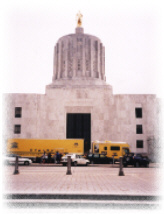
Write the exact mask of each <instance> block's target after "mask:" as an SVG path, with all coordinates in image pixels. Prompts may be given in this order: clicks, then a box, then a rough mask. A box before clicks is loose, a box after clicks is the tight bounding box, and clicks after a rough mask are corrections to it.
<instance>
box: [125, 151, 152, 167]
mask: <svg viewBox="0 0 164 214" xmlns="http://www.w3.org/2000/svg"><path fill="white" fill-rule="evenodd" d="M123 165H124V167H126V166H128V165H132V166H135V167H140V166H145V167H149V158H148V157H147V155H145V154H139V153H136V154H135V153H128V154H126V155H125V156H124V157H123Z"/></svg>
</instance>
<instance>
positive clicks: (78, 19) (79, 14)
mask: <svg viewBox="0 0 164 214" xmlns="http://www.w3.org/2000/svg"><path fill="white" fill-rule="evenodd" d="M76 17H77V27H81V26H82V18H83V15H82V14H81V13H80V11H79V13H78V14H77V15H76Z"/></svg>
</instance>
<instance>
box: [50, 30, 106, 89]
mask: <svg viewBox="0 0 164 214" xmlns="http://www.w3.org/2000/svg"><path fill="white" fill-rule="evenodd" d="M105 81H106V78H105V48H104V46H103V44H102V42H101V41H100V39H99V38H97V37H95V36H91V35H88V34H84V30H83V28H82V27H81V26H80V27H79V26H78V27H76V29H75V34H70V35H66V36H63V37H61V38H60V39H59V40H58V42H57V44H56V46H55V47H54V61H53V78H52V84H51V86H55V85H92V84H93V85H104V84H106V82H105Z"/></svg>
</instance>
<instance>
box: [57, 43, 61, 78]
mask: <svg viewBox="0 0 164 214" xmlns="http://www.w3.org/2000/svg"><path fill="white" fill-rule="evenodd" d="M60 76H61V43H60V42H59V43H58V77H57V78H58V79H60Z"/></svg>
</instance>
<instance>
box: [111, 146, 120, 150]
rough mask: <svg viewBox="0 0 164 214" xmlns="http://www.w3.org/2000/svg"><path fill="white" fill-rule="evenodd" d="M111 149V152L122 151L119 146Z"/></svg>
mask: <svg viewBox="0 0 164 214" xmlns="http://www.w3.org/2000/svg"><path fill="white" fill-rule="evenodd" d="M110 148H111V150H115V151H120V147H119V146H111V147H110Z"/></svg>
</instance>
